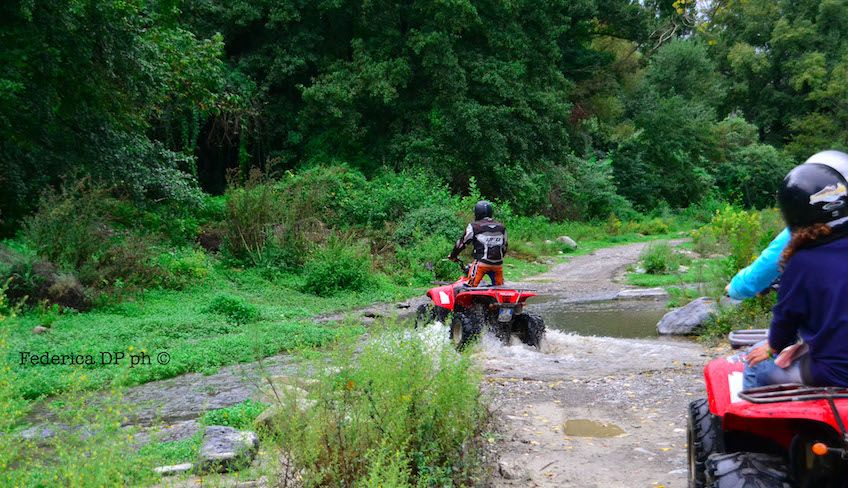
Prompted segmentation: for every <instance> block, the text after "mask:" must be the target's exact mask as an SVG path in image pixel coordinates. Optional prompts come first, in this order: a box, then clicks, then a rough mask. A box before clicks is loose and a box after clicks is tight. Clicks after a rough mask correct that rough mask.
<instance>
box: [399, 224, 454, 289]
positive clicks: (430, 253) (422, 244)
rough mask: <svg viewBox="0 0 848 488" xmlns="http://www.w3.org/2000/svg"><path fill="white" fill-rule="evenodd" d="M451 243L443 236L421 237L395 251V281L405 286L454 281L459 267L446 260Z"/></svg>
mask: <svg viewBox="0 0 848 488" xmlns="http://www.w3.org/2000/svg"><path fill="white" fill-rule="evenodd" d="M451 249H453V243H452V242H451V241H450V240H448V239H447V238H446V237H444V236H440V235H431V236H427V237H422V238H421V239H419V240H417V241H415V242H413V243H412V244H410V245H408V246H404V247H399V248H397V249H396V251H395V260H396V262H397V271H396V281H398V282H401V283H406V284H417V285H428V284H431V283H432V282H433V280H439V281H454V280H456V278H457V276H458V275H459V273H460V270H459V267H458V266H457V265H456V264H455V263H453V262H451V261H448V260H447V259H446V256H447V255H448V253H450V251H451Z"/></svg>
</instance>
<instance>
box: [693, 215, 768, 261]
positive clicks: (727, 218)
mask: <svg viewBox="0 0 848 488" xmlns="http://www.w3.org/2000/svg"><path fill="white" fill-rule="evenodd" d="M761 215H768V216H769V218H768V219H767V220H765V221H764V220H763V219H761ZM773 216H774V213H773V212H766V213H760V212H756V211H745V210H739V209H737V208H734V207H731V206H729V205H728V206H725V207H724V208H723V209H721V210H719V211H717V212H716V214H715V215H714V216H713V219H712V220H711V221H710V223H709V224H707V225H705V226H704V227H702V228H700V229H698V230H696V231H694V232H693V233H692V237H693V239H694V240H695V246H696V248H698V249H701V250H705V249H708V248H710V247H717V248H718V249H719V250H720V251H722V252H726V253H728V254H729V258H728V271H729V273H730V274H733V273H735V272H736V271H738V270H739V269H742V268H744V267H745V266H747V265H749V264H750V263H751V261H753V259H754V257H755V256H756V255H757V254H758V253H759V252H760V250H762V249H763V248H764V247H765V246H766V245H768V242H769V241H771V239H773V238H774V237H775V236H776V235H777V233H778V232H779V230H780V227H778V225H779V224H778V222H779V221H777V220H776V219H774V218H773Z"/></svg>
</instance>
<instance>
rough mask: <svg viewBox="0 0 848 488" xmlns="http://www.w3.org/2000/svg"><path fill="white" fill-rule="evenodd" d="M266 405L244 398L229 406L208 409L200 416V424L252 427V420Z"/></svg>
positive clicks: (237, 427) (238, 427)
mask: <svg viewBox="0 0 848 488" xmlns="http://www.w3.org/2000/svg"><path fill="white" fill-rule="evenodd" d="M266 408H268V405H267V404H265V403H262V402H257V401H254V400H245V401H243V402H241V403H237V404H235V405H233V406H231V407H226V408H220V409H217V410H208V411H206V412H205V413H204V414H203V417H201V418H200V423H201V424H202V425H226V426H229V427H233V428H235V429H241V430H244V429H247V430H250V429H252V428H253V421H254V420H256V417H258V416H259V414H261V413H262V412H263V411H264V410H265V409H266Z"/></svg>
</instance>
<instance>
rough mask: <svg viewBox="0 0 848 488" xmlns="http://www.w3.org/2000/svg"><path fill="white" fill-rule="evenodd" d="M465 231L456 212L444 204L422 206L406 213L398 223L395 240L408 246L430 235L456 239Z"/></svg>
mask: <svg viewBox="0 0 848 488" xmlns="http://www.w3.org/2000/svg"><path fill="white" fill-rule="evenodd" d="M462 232H464V229H463V222H462V221H461V220H460V219H459V217H457V215H456V212H454V211H453V210H452V209H450V208H446V207H444V206H440V207H421V208H419V209H417V210H413V211H412V212H409V213H408V214H406V215H405V216H404V217H403V219H402V220H401V221H400V222H399V223H398V226H397V229H396V230H395V233H394V241H395V242H396V243H397V244H399V245H401V246H407V245H410V244H414V243H415V242H417V241H420V240H421V239H423V238H425V237H429V236H434V237H442V238H444V239H445V240H448V241H450V240H452V239H456V238H458V237H459V236H460V234H462Z"/></svg>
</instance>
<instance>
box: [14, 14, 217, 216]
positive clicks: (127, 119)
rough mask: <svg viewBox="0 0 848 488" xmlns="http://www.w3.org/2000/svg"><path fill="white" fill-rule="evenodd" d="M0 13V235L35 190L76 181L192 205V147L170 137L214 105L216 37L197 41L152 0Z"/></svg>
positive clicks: (31, 201)
mask: <svg viewBox="0 0 848 488" xmlns="http://www.w3.org/2000/svg"><path fill="white" fill-rule="evenodd" d="M0 13H2V15H3V18H4V19H5V22H4V24H3V26H2V27H0V44H2V45H3V47H4V49H3V51H2V53H0V63H2V65H3V66H5V68H4V71H3V73H2V75H0V139H2V140H3V141H4V144H3V145H2V147H0V175H2V177H0V183H2V185H3V187H4V191H3V192H2V194H0V213H2V214H3V217H4V219H8V220H6V221H5V222H4V225H5V229H4V230H5V231H8V230H9V229H10V228H11V226H12V225H14V224H16V223H17V222H18V221H19V219H20V218H21V217H23V216H24V215H25V214H26V213H27V212H28V211H30V210H31V209H32V208H33V206H34V205H33V204H34V203H35V202H36V201H37V196H38V195H39V194H40V193H41V192H42V191H43V189H44V188H45V187H46V186H47V185H51V184H55V183H57V182H58V181H60V178H63V177H74V176H77V175H79V174H91V175H94V176H95V177H96V178H97V179H98V180H103V181H106V182H109V183H111V184H115V185H117V186H120V187H122V189H124V190H125V191H127V192H128V193H132V194H133V195H135V196H138V197H144V198H154V199H161V198H167V199H175V200H179V201H182V202H183V203H186V202H187V201H188V200H194V201H196V198H197V191H196V185H195V183H194V180H193V177H192V176H191V173H192V171H193V169H192V168H193V167H194V164H193V157H192V155H193V153H194V143H195V140H194V139H193V138H190V137H189V138H182V137H173V136H174V134H175V132H182V130H181V129H179V128H178V126H179V125H191V126H192V127H191V131H194V132H196V129H197V125H198V123H199V121H200V120H199V119H201V118H204V117H206V116H208V115H210V114H212V113H213V112H214V111H216V110H217V108H218V107H219V102H220V93H221V91H222V83H221V81H222V76H223V64H222V63H221V60H220V56H221V54H222V52H223V44H224V43H223V39H222V38H221V37H220V36H214V35H210V36H209V38H208V39H199V38H197V37H196V36H195V35H194V34H193V33H192V32H190V31H189V30H187V29H185V28H184V27H183V26H182V25H181V24H180V22H179V16H180V12H179V10H178V9H175V8H173V7H172V6H171V4H169V3H167V2H162V1H158V0H157V1H154V2H147V1H136V0H130V1H126V2H113V1H109V0H81V1H79V2H64V3H54V2H42V1H36V2H29V1H10V2H4V4H3V6H2V7H0ZM45 53H49V55H47V56H44V54H45ZM192 120H193V123H192V122H190V121H192Z"/></svg>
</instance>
